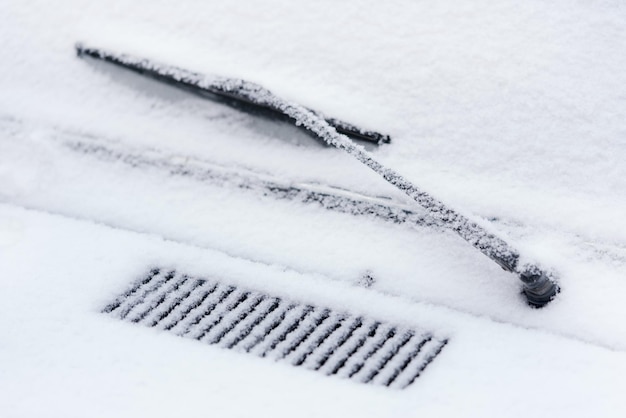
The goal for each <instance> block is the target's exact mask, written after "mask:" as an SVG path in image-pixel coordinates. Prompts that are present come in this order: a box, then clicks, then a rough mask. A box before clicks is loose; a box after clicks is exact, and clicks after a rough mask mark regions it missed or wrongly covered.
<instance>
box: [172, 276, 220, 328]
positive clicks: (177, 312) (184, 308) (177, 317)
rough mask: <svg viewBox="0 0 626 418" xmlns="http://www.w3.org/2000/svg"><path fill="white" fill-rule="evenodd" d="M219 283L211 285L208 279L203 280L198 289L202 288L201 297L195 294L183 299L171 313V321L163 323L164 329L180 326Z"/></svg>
mask: <svg viewBox="0 0 626 418" xmlns="http://www.w3.org/2000/svg"><path fill="white" fill-rule="evenodd" d="M217 287H218V286H217V284H213V285H209V283H207V282H206V281H202V282H201V283H200V286H198V289H202V293H200V296H199V297H196V296H197V295H194V297H188V298H185V300H184V301H181V304H180V305H179V306H178V307H177V308H175V309H174V312H173V314H172V315H171V318H170V321H169V322H168V323H167V325H163V326H162V327H163V329H164V330H167V331H170V330H174V329H175V328H177V327H178V325H179V324H181V323H182V322H184V321H185V319H187V317H188V316H189V314H190V313H191V312H193V311H194V310H195V309H197V308H199V307H200V306H201V305H202V304H203V303H204V301H205V300H207V298H209V297H210V296H211V295H212V294H213V293H214V292H215V291H216V290H217ZM190 296H191V295H190Z"/></svg>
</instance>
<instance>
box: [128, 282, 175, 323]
mask: <svg viewBox="0 0 626 418" xmlns="http://www.w3.org/2000/svg"><path fill="white" fill-rule="evenodd" d="M172 277H174V272H169V273H167V274H166V275H165V276H162V277H161V278H160V279H159V280H157V281H156V282H153V283H152V285H151V286H149V287H147V288H145V289H144V290H143V291H142V292H141V293H140V294H139V295H136V297H134V298H129V303H128V304H126V306H124V308H123V309H122V311H121V312H120V318H122V319H126V317H127V316H128V315H130V314H131V312H132V311H133V310H134V309H135V308H136V307H138V306H140V305H141V304H142V303H143V302H144V301H145V300H146V298H147V297H149V296H150V295H152V294H154V293H155V292H156V291H158V290H159V289H160V288H161V286H163V285H164V284H166V283H167V282H169V281H170V280H171V279H172Z"/></svg>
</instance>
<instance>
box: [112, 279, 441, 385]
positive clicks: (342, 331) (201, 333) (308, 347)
mask: <svg viewBox="0 0 626 418" xmlns="http://www.w3.org/2000/svg"><path fill="white" fill-rule="evenodd" d="M103 312H104V313H107V314H109V315H113V316H115V317H117V318H120V319H123V320H125V321H129V322H135V323H140V324H143V325H146V326H149V327H156V328H159V329H162V330H167V331H169V332H172V333H174V334H176V335H179V336H183V337H188V338H193V339H196V340H198V341H201V342H204V343H207V344H215V345H218V346H220V347H224V348H229V349H232V350H236V351H241V352H246V353H251V354H254V355H257V356H259V357H268V358H271V359H274V360H277V361H283V362H288V363H291V364H292V365H294V366H302V367H305V368H307V369H311V370H317V371H319V372H321V373H323V374H325V375H328V376H332V375H336V376H339V377H343V378H348V379H352V380H355V381H358V382H362V383H371V384H377V385H383V386H388V387H393V388H398V389H403V388H405V387H407V386H409V385H410V384H411V383H413V382H414V381H415V379H417V377H419V375H420V374H421V373H422V372H423V370H424V369H425V368H426V366H428V364H430V362H432V360H433V359H434V358H435V357H436V356H437V355H438V354H439V353H440V352H441V350H442V349H443V347H444V346H445V344H446V343H447V340H445V339H438V338H435V337H434V336H433V335H432V334H430V333H427V332H420V331H416V330H413V329H409V328H406V327H402V326H397V325H393V324H390V323H386V322H383V321H377V320H375V319H373V318H367V317H363V316H358V315H353V314H350V313H346V312H337V311H334V310H332V309H328V308H324V307H319V306H313V305H309V304H306V303H299V302H296V301H288V300H286V299H284V298H279V297H274V296H271V295H268V294H266V293H263V292H260V291H255V290H249V289H243V288H239V287H235V286H232V285H228V284H224V283H220V281H218V280H211V279H200V278H192V277H189V276H187V275H185V274H180V273H177V272H175V271H170V270H163V269H153V270H151V271H150V272H149V273H148V274H147V275H146V276H145V277H143V278H142V279H140V280H138V281H136V282H135V283H134V284H133V285H132V286H131V287H130V288H129V289H128V290H127V291H126V292H124V293H123V294H122V295H120V296H119V297H118V298H117V299H116V300H115V301H114V302H113V303H111V304H109V305H107V306H106V307H105V308H104V310H103Z"/></svg>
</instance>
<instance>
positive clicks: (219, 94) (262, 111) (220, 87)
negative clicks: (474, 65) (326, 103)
mask: <svg viewBox="0 0 626 418" xmlns="http://www.w3.org/2000/svg"><path fill="white" fill-rule="evenodd" d="M76 53H77V54H78V56H79V57H83V56H88V57H92V58H95V59H99V60H102V61H106V62H109V63H112V64H115V65H117V66H120V67H123V68H126V69H128V70H131V71H134V72H136V73H139V74H141V75H144V76H147V77H150V78H152V79H154V80H157V81H160V82H163V83H166V84H169V85H171V86H174V87H177V88H179V89H182V90H185V91H188V92H190V93H193V94H196V95H198V96H201V97H204V98H208V99H210V100H214V101H217V102H220V103H223V104H226V105H228V106H231V107H233V108H236V109H239V110H242V111H245V112H247V113H251V114H254V115H262V116H268V117H270V118H272V119H278V120H285V121H291V120H292V119H291V118H289V117H288V116H286V115H285V114H284V113H283V112H280V111H279V110H277V109H275V108H273V107H272V106H269V105H268V104H267V103H262V102H260V101H257V100H255V99H254V97H250V96H247V95H244V94H241V93H240V91H239V90H238V89H226V88H224V86H233V85H238V84H242V83H244V84H247V85H249V86H256V85H254V84H253V83H250V82H247V81H243V80H238V79H230V78H225V77H214V78H213V81H214V82H207V83H203V84H198V83H197V82H196V80H198V79H200V78H202V79H205V80H209V78H207V77H206V76H205V75H202V74H199V73H194V72H191V71H187V70H184V69H182V68H176V70H177V71H176V72H169V73H164V72H163V71H160V69H159V68H156V67H154V66H152V65H148V64H149V62H148V61H147V60H132V59H127V58H129V57H128V56H120V55H116V54H112V53H109V52H107V51H104V50H101V49H98V48H89V47H85V46H83V45H82V44H76ZM258 87H259V88H260V86H258ZM308 110H309V111H311V112H312V113H314V114H316V115H317V116H318V117H321V118H323V119H324V120H325V121H326V122H327V123H328V124H329V125H330V126H332V127H333V128H335V129H336V130H337V132H339V133H341V134H344V135H347V136H349V137H350V138H352V139H356V140H360V141H366V142H369V143H372V144H376V145H380V144H388V143H390V142H391V137H390V136H389V135H385V134H382V133H380V132H376V131H371V130H367V129H363V128H360V127H358V126H356V125H353V124H351V123H348V122H344V121H342V120H339V119H336V118H329V117H326V116H324V115H323V114H322V113H320V112H318V111H314V110H311V109H308ZM305 131H306V132H307V133H309V134H310V131H309V130H306V129H305ZM313 136H314V137H316V136H315V135H313Z"/></svg>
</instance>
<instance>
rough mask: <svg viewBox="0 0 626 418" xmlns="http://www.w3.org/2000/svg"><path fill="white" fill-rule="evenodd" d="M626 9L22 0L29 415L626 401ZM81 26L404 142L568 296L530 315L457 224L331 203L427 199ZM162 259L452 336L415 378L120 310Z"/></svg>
mask: <svg viewBox="0 0 626 418" xmlns="http://www.w3.org/2000/svg"><path fill="white" fill-rule="evenodd" d="M625 19H626V8H625V6H624V4H623V2H619V1H603V2H595V3H590V2H587V3H585V2H571V1H565V0H556V1H553V2H540V1H535V0H531V1H528V2H514V1H509V0H505V1H493V0H477V1H473V2H471V3H469V2H468V3H461V2H458V1H452V0H443V1H439V2H435V3H433V2H424V3H420V2H411V1H398V2H392V3H389V2H376V1H369V0H362V1H350V2H331V1H326V0H320V1H317V2H297V1H296V2H294V1H286V0H269V1H265V2H257V1H247V0H244V1H242V2H237V3H236V4H235V3H233V2H229V1H225V0H212V1H210V2H206V1H200V0H180V1H178V2H176V3H172V2H170V1H165V0H151V1H147V0H136V1H133V2H128V1H122V0H111V1H108V2H84V1H80V0H61V1H59V2H55V3H54V4H51V3H50V2H44V1H42V0H32V1H28V2H24V1H17V0H7V1H4V2H3V3H2V6H0V40H1V41H2V42H1V43H0V62H1V63H2V64H0V91H1V92H2V94H0V201H1V202H2V203H0V331H1V332H2V334H1V335H2V338H0V394H1V395H0V411H2V416H7V417H33V416H63V417H72V416H76V417H79V416H80V417H84V416H92V417H97V416H103V417H104V416H106V417H111V416H116V417H125V416H128V417H137V416H190V417H193V416H207V415H211V416H213V415H215V416H225V417H238V416H241V417H250V416H273V417H287V416H290V417H291V416H302V417H312V416H359V417H380V416H476V417H485V416H507V417H509V416H510V417H521V416H524V417H527V416H528V415H529V414H532V415H534V416H546V417H555V416H568V417H579V416H580V417H586V416H603V417H604V416H606V417H621V416H623V415H624V411H626V401H625V400H624V396H623V393H622V392H623V390H622V388H623V387H624V384H626V377H625V376H626V327H625V326H624V323H623V322H624V321H623V318H624V315H625V314H626V311H625V308H624V306H625V305H624V295H625V294H626V280H624V278H625V277H626V222H625V221H624V213H625V208H626V164H624V160H625V159H626V146H625V144H626V142H625V140H624V134H625V133H626V120H625V119H624V117H623V115H624V109H625V108H626V73H625V72H624V71H623V69H624V68H625V67H626V56H625V55H624V53H623V51H624V41H623V40H624V39H626V25H624V21H625ZM79 40H81V41H84V42H85V43H86V44H87V45H102V46H103V47H106V48H107V49H109V50H111V51H122V52H125V53H128V54H130V55H132V56H139V57H148V58H150V59H151V60H154V62H163V63H171V64H174V65H176V66H178V67H181V68H188V69H193V70H194V71H197V72H199V73H201V74H205V73H206V74H222V75H226V76H228V77H230V78H236V79H242V80H250V81H251V82H253V83H257V84H259V85H262V86H264V87H266V88H267V89H269V90H271V92H272V93H273V94H275V95H276V96H277V97H281V98H284V100H285V101H286V102H288V103H292V102H293V103H299V104H300V105H302V106H304V107H306V108H307V109H309V108H310V109H315V110H316V111H319V112H321V113H322V114H324V115H332V116H333V117H336V118H338V119H340V120H347V121H350V122H352V123H354V124H355V125H357V126H360V127H363V128H364V129H366V130H371V131H377V132H384V133H389V134H390V135H391V136H392V138H393V140H392V142H391V143H390V144H382V145H380V146H379V147H377V148H376V149H368V150H369V153H370V154H371V155H372V156H373V157H374V158H375V159H376V160H377V161H379V162H380V163H381V164H383V165H384V166H386V167H393V168H394V170H397V172H400V173H402V174H403V177H404V178H405V179H406V180H408V181H410V182H411V183H414V184H417V185H419V186H420V189H422V190H427V191H429V192H431V193H432V194H433V195H435V196H436V197H437V198H438V199H440V200H441V201H442V202H446V204H447V205H449V206H450V207H453V208H455V209H458V210H459V212H460V213H462V214H463V215H464V216H465V217H466V218H468V219H470V220H472V221H475V222H476V223H477V224H479V225H481V226H482V227H483V228H485V229H486V230H487V231H488V232H489V233H490V234H493V235H495V236H499V237H502V238H503V239H504V240H505V241H506V242H511V243H515V247H516V250H518V251H519V254H520V255H521V256H523V258H520V260H519V263H520V265H524V264H525V263H526V262H534V261H535V260H537V261H539V262H540V263H541V265H542V266H549V267H551V268H554V269H555V270H556V271H558V272H559V280H560V282H559V283H560V285H561V288H562V292H561V294H559V296H558V297H557V299H555V300H554V301H553V302H552V303H551V304H549V305H548V306H546V307H545V308H544V309H540V310H538V309H530V308H529V307H528V306H527V305H526V303H525V301H524V298H523V296H521V295H520V294H519V282H518V281H517V280H513V275H512V274H510V273H507V272H505V271H503V270H502V269H501V268H500V267H499V266H497V265H496V264H495V263H493V262H491V261H490V260H489V259H488V258H487V257H485V256H483V255H482V254H481V253H479V252H478V251H476V250H475V249H474V248H472V247H471V246H469V245H467V243H466V242H465V241H464V240H462V239H461V238H459V236H458V235H457V234H455V233H452V232H451V231H445V230H442V229H441V228H432V227H430V226H427V225H423V224H420V223H419V222H416V223H413V222H397V223H396V222H389V221H386V220H383V219H382V218H381V217H380V216H376V215H366V214H365V215H364V214H362V213H361V214H359V215H358V216H355V215H354V214H353V212H351V209H349V208H350V205H348V206H346V207H345V208H346V209H347V210H343V211H342V210H328V207H332V206H333V204H332V203H331V204H330V206H325V205H320V204H319V203H318V202H310V201H308V200H307V198H306V197H305V195H306V194H308V193H309V190H310V189H311V188H312V189H313V190H314V191H316V192H317V191H319V192H321V193H327V194H328V193H331V192H332V193H331V194H335V193H338V194H339V195H341V196H342V199H343V198H345V199H348V201H361V202H363V201H365V202H366V203H367V204H374V203H375V204H381V205H382V204H383V203H384V204H385V205H386V206H390V207H393V208H397V209H398V210H399V211H402V210H404V209H406V208H415V209H411V211H413V210H415V213H416V215H417V217H418V218H419V217H421V216H422V215H424V213H422V212H417V206H416V205H415V203H414V201H413V200H412V199H411V198H409V197H408V196H406V195H405V194H403V193H402V192H401V191H399V190H397V189H396V188H394V187H392V186H390V185H389V184H388V182H387V181H385V180H384V179H382V178H381V177H380V176H378V175H376V174H375V173H374V172H373V171H371V170H368V169H366V168H365V167H363V165H362V164H361V163H360V162H359V161H357V160H356V159H354V158H351V157H350V156H349V155H347V153H344V152H340V151H339V150H337V149H335V148H331V147H325V146H321V145H320V144H319V141H314V140H312V139H311V138H310V137H309V136H307V135H305V134H303V133H302V132H301V130H300V129H296V128H295V127H293V126H290V125H289V124H285V123H278V122H272V121H269V120H266V119H262V118H256V117H253V116H250V115H248V114H244V113H241V112H239V111H237V110H235V109H232V108H228V107H226V106H223V105H220V104H217V103H212V102H210V101H207V100H203V99H201V98H199V97H197V96H194V95H191V94H189V93H187V92H183V91H179V90H177V89H174V88H172V87H171V86H165V85H162V84H160V83H157V82H156V81H154V80H149V79H145V78H144V77H141V76H139V75H137V74H134V73H132V72H130V71H127V70H123V69H119V68H115V67H114V66H111V65H109V64H106V63H98V62H96V61H95V60H79V59H77V58H76V54H75V52H74V51H73V46H74V44H75V42H77V41H79ZM324 129H326V128H324ZM78 143H80V144H84V147H83V148H77V147H72V146H71V144H74V145H75V144H78ZM98 147H101V148H99V149H109V150H113V151H114V152H113V153H112V154H106V153H104V152H100V153H99V152H90V151H88V150H90V149H94V148H98ZM137 156H141V158H142V159H141V161H140V162H138V163H137V164H134V165H133V161H137V160H136V159H135V160H133V158H134V157H137ZM144 162H145V164H144ZM181 167H190V171H191V174H189V175H187V174H182V173H181V171H184V170H181ZM207 172H211V173H217V174H218V175H217V176H216V177H214V178H205V177H203V173H207ZM233 173H235V174H233ZM220 175H223V176H224V177H220ZM246 184H252V185H253V187H252V190H251V189H248V188H246V186H245V185H246ZM267 184H271V185H280V186H281V187H286V188H290V187H292V186H293V187H295V188H299V190H304V192H303V193H305V194H303V195H298V196H297V197H294V198H282V197H281V198H277V195H276V194H274V193H271V192H270V193H266V192H265V191H264V190H265V185H267ZM331 186H332V187H331ZM341 202H344V203H346V202H347V201H346V200H341ZM342 204H343V203H342ZM359 210H360V209H359ZM359 210H357V212H358V211H359ZM394 213H398V214H399V216H400V214H401V212H394ZM418 218H416V219H418ZM154 266H163V267H164V268H172V269H176V270H177V271H181V272H183V271H184V272H185V273H187V274H190V275H193V276H194V277H208V278H214V279H216V280H220V282H224V283H226V284H231V285H237V286H242V287H244V288H252V289H259V291H262V292H265V293H267V294H272V295H277V296H279V297H284V298H285V299H289V300H292V299H293V300H301V301H303V302H306V303H310V304H312V305H316V306H317V305H319V306H327V307H329V308H331V309H336V310H338V311H341V312H354V313H355V314H362V315H367V316H371V317H376V318H380V319H381V320H384V321H389V322H390V323H397V324H401V325H402V326H406V327H407V328H411V329H414V328H420V329H421V328H423V329H428V330H432V331H433V332H435V333H436V334H437V335H440V336H442V338H446V339H447V340H448V341H449V343H448V344H447V345H446V348H445V350H443V351H442V353H441V355H440V356H439V357H438V358H437V361H435V362H433V363H432V364H431V365H430V366H429V367H428V368H427V369H426V371H425V373H424V374H423V375H422V376H420V378H419V379H418V380H416V382H415V383H414V384H412V385H411V386H410V387H408V388H407V389H406V390H403V391H391V390H388V389H386V388H382V387H375V386H371V385H358V384H355V383H353V382H350V381H346V380H341V379H331V378H326V377H325V376H322V375H318V374H315V373H310V372H307V371H304V370H299V369H298V368H293V367H289V366H287V365H281V364H279V363H274V362H272V361H264V359H258V358H256V357H254V356H245V355H239V354H238V353H235V352H231V351H230V350H223V349H220V348H218V347H212V346H206V345H202V344H198V343H197V342H195V341H191V340H189V339H184V338H176V337H175V336H172V335H170V334H169V333H166V332H159V331H158V330H154V329H146V328H142V327H136V326H133V325H131V324H126V323H124V322H123V321H119V320H114V319H112V318H110V317H108V316H107V315H104V314H102V313H101V312H100V311H101V309H102V307H104V306H105V305H106V304H107V303H108V302H109V301H110V300H112V299H113V298H115V296H116V295H118V294H120V292H122V291H123V290H124V289H126V288H127V286H128V284H129V283H131V282H132V281H133V280H135V279H137V278H139V277H141V275H142V274H144V273H145V272H146V271H147V269H149V268H150V267H154ZM365 278H367V279H365Z"/></svg>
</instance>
